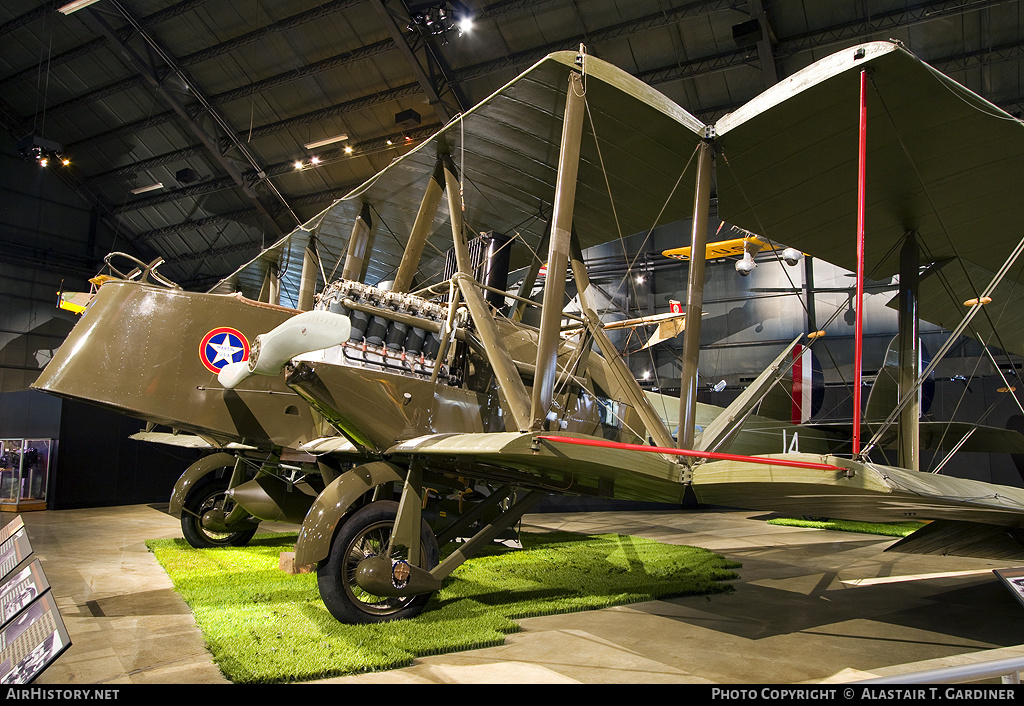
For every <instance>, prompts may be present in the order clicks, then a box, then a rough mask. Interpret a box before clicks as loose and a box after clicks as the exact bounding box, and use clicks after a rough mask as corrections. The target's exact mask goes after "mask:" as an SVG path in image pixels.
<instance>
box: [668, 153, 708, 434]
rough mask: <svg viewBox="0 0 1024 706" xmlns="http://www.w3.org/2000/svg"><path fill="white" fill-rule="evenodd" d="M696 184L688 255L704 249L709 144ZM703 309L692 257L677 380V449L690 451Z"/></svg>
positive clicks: (700, 272) (698, 266)
mask: <svg viewBox="0 0 1024 706" xmlns="http://www.w3.org/2000/svg"><path fill="white" fill-rule="evenodd" d="M697 149H698V150H699V151H700V154H699V155H698V158H697V185H696V188H695V193H694V198H693V228H692V230H691V232H690V252H691V253H702V252H704V251H705V250H706V247H707V243H706V241H707V237H708V208H709V205H710V194H711V163H712V151H711V145H710V144H708V143H707V142H702V143H701V144H700V145H699V147H698V148H697ZM703 307H704V258H703V257H691V258H690V271H689V274H688V276H687V281H686V330H685V331H684V332H683V369H682V371H680V378H679V436H678V439H677V441H676V446H677V447H678V448H680V449H692V448H693V437H694V430H695V427H696V423H697V362H698V359H699V356H700V319H701V310H702V309H703Z"/></svg>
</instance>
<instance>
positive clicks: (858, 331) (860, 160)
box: [853, 70, 868, 456]
mask: <svg viewBox="0 0 1024 706" xmlns="http://www.w3.org/2000/svg"><path fill="white" fill-rule="evenodd" d="M867 85H868V74H867V71H864V70H861V72H860V145H859V149H858V153H857V310H856V312H855V313H856V315H857V316H856V324H855V326H854V334H853V335H854V353H853V356H854V357H853V455H854V456H857V455H858V454H860V416H861V415H860V388H861V375H862V372H863V364H862V361H861V357H862V353H863V344H862V342H861V339H862V337H863V334H864V311H863V308H864V307H863V304H864V210H865V205H864V203H865V195H864V192H865V188H864V185H865V181H866V169H865V167H866V163H867V154H868V153H867V134H868V130H867V128H868V108H867Z"/></svg>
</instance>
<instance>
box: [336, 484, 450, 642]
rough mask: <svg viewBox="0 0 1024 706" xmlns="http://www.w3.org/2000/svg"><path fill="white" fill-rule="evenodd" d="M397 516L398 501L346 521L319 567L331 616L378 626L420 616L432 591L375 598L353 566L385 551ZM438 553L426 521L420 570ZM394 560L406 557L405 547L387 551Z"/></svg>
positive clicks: (378, 504)
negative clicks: (366, 588) (359, 580)
mask: <svg viewBox="0 0 1024 706" xmlns="http://www.w3.org/2000/svg"><path fill="white" fill-rule="evenodd" d="M397 515H398V503H397V502H393V501H390V500H380V501H377V502H372V503H370V504H369V505H365V506H364V507H362V508H360V509H359V510H357V511H356V512H354V513H353V514H352V516H351V517H349V518H348V519H346V520H345V521H344V523H343V524H342V526H341V528H340V529H339V530H338V533H337V535H336V536H335V537H334V541H333V542H332V543H331V550H330V554H329V555H328V557H327V558H326V559H324V560H323V561H321V562H320V565H319V566H318V567H317V572H316V580H317V586H318V587H319V589H320V597H321V598H322V599H323V601H324V605H325V606H327V610H329V611H330V612H331V615H333V616H334V617H335V618H337V619H338V620H339V621H341V622H343V623H376V622H381V621H385V620H398V619H402V618H411V617H413V616H416V615H419V613H420V611H422V610H423V608H424V606H425V605H426V604H427V601H428V600H430V596H431V595H433V594H431V593H424V594H419V595H415V596H404V597H387V596H375V595H372V594H370V593H367V592H366V591H364V590H363V589H362V588H360V586H359V585H358V584H357V583H356V568H357V567H358V566H359V563H360V562H361V561H362V560H363V559H366V558H368V557H371V556H379V555H381V554H383V553H385V552H386V551H387V548H388V545H389V544H390V541H391V531H392V528H393V527H394V524H395V517H396V516H397ZM439 554H440V551H439V549H438V546H437V539H436V538H435V537H434V533H433V531H431V529H430V526H429V525H427V523H426V522H425V521H423V522H421V530H420V562H419V566H420V567H421V568H423V569H425V570H427V571H429V570H430V569H433V568H434V567H435V566H437V562H438V556H439ZM391 559H392V560H405V559H408V557H407V555H406V550H405V547H392V548H391Z"/></svg>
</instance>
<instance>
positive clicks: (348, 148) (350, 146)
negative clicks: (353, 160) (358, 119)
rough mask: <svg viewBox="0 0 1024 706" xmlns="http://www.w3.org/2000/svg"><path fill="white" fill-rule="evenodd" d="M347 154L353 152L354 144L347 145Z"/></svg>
mask: <svg viewBox="0 0 1024 706" xmlns="http://www.w3.org/2000/svg"><path fill="white" fill-rule="evenodd" d="M345 154H352V145H345Z"/></svg>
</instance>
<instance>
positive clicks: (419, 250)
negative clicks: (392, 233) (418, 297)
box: [392, 156, 444, 292]
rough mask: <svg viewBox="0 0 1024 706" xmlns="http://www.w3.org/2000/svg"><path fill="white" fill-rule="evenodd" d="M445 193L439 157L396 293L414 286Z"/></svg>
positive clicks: (413, 230)
mask: <svg viewBox="0 0 1024 706" xmlns="http://www.w3.org/2000/svg"><path fill="white" fill-rule="evenodd" d="M443 192H444V164H443V161H442V158H441V157H440V156H438V158H437V164H435V165H434V173H433V174H432V175H431V177H430V181H429V182H428V183H427V189H426V191H425V192H424V193H423V200H422V201H421V202H420V209H419V211H417V213H416V220H415V221H414V222H413V224H412V231H411V232H410V233H409V242H408V243H406V245H405V252H404V253H403V254H402V262H401V264H399V265H398V274H396V275H395V283H394V285H393V286H392V289H393V290H394V291H396V292H408V291H409V288H410V287H411V286H412V278H413V275H415V274H416V268H417V267H419V264H420V258H421V257H422V256H423V246H424V245H426V244H427V236H428V235H430V227H431V225H432V224H433V222H434V215H435V214H436V213H437V207H438V206H439V205H440V203H441V194H442V193H443Z"/></svg>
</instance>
